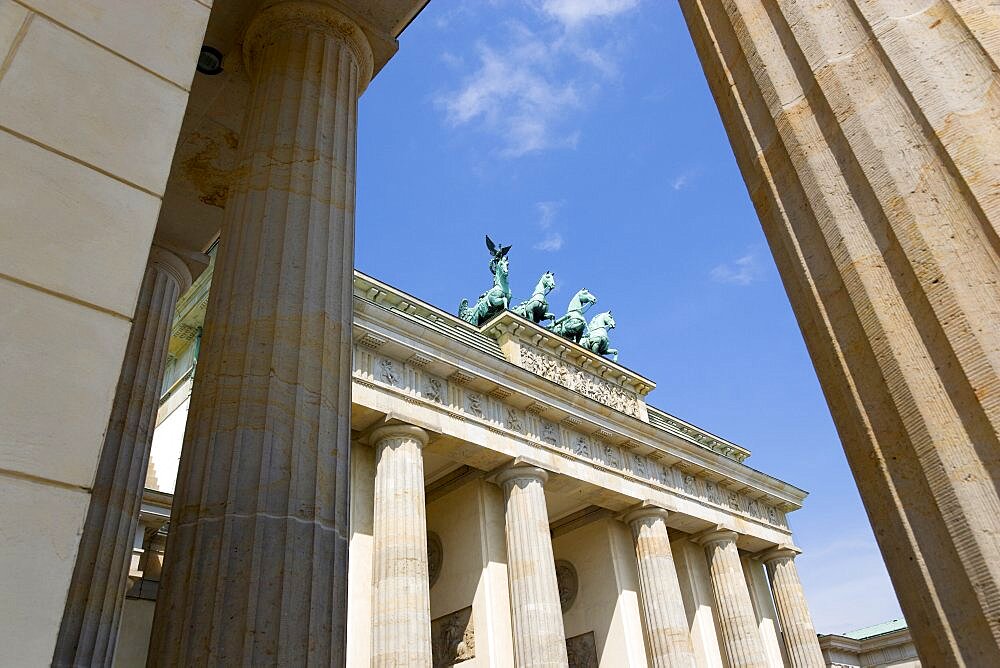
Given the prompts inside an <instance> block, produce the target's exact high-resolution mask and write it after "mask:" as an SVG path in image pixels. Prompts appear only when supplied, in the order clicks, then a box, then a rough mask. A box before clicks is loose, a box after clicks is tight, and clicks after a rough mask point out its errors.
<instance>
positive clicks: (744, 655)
mask: <svg viewBox="0 0 1000 668" xmlns="http://www.w3.org/2000/svg"><path fill="white" fill-rule="evenodd" d="M697 540H698V542H699V543H701V544H702V545H704V546H705V553H706V554H707V555H708V566H709V572H710V573H711V576H712V590H713V591H714V592H715V614H716V615H718V618H719V628H720V630H721V631H722V646H723V648H724V649H725V653H726V657H727V658H728V659H729V667H730V668H767V659H766V657H765V654H764V646H763V644H762V643H761V639H760V629H759V628H758V627H757V615H756V613H755V612H754V609H753V602H752V601H751V600H750V590H749V588H748V587H747V580H746V577H744V574H743V564H742V562H741V561H740V553H739V551H738V550H737V549H736V532H735V531H728V530H719V531H712V532H709V533H707V534H703V535H701V536H699V537H698V538H697Z"/></svg>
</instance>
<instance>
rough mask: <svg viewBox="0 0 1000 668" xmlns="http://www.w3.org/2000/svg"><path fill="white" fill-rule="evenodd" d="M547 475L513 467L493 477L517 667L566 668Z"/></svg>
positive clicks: (538, 470)
mask: <svg viewBox="0 0 1000 668" xmlns="http://www.w3.org/2000/svg"><path fill="white" fill-rule="evenodd" d="M548 477H549V476H548V473H546V472H545V471H543V470H542V469H540V468H536V467H534V466H523V465H518V466H514V467H511V468H509V469H506V470H504V471H502V472H500V474H499V475H498V476H497V484H498V485H500V486H501V487H502V488H503V492H504V498H505V499H506V512H505V519H506V523H507V524H506V533H507V570H508V578H509V582H510V607H511V618H512V622H513V627H514V662H515V665H517V666H518V668H528V667H529V666H530V667H536V666H537V667H542V666H545V667H552V668H555V667H557V666H559V667H562V666H566V664H567V661H568V658H567V656H566V633H565V631H564V630H563V618H562V606H561V605H560V603H559V587H558V585H557V584H556V564H555V557H553V556H552V534H551V533H550V532H549V515H548V511H547V510H546V508H545V490H544V485H545V481H546V480H548Z"/></svg>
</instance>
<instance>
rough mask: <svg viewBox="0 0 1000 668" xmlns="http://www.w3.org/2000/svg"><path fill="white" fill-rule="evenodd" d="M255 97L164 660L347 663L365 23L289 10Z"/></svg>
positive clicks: (163, 631) (158, 661) (263, 18)
mask: <svg viewBox="0 0 1000 668" xmlns="http://www.w3.org/2000/svg"><path fill="white" fill-rule="evenodd" d="M243 49H244V60H245V62H246V64H247V73H248V75H249V77H250V81H251V96H250V103H249V108H248V110H247V114H246V120H245V122H244V126H243V130H242V135H241V139H240V157H239V168H238V169H237V170H236V174H237V177H236V179H235V181H234V183H233V184H232V186H231V187H230V190H229V199H228V201H227V203H226V210H225V217H224V221H223V227H222V235H221V243H220V246H219V254H218V257H217V260H216V262H217V265H216V270H215V276H214V280H213V284H212V291H211V296H210V298H209V306H208V312H207V314H206V318H205V335H204V347H203V354H202V359H201V360H200V362H199V366H198V374H197V376H196V378H195V387H194V391H193V394H192V399H191V411H190V414H189V417H188V429H187V432H186V434H185V437H184V447H183V452H182V456H181V463H180V470H179V472H178V478H177V492H176V495H175V498H174V505H173V510H172V514H171V521H170V534H169V537H168V542H167V551H166V555H165V567H164V572H163V579H162V582H161V590H160V599H159V600H158V601H157V606H156V615H155V620H154V624H153V629H154V630H153V637H152V642H151V646H150V652H149V655H150V659H149V661H150V664H151V665H153V666H156V665H162V666H177V665H188V666H190V665H251V664H252V665H265V664H266V665H289V666H291V665H294V666H304V665H342V664H343V662H344V660H345V659H344V646H345V634H346V623H347V611H346V609H347V546H348V536H349V526H348V507H349V499H348V479H349V474H350V471H349V468H350V467H349V458H350V400H351V397H350V394H351V382H350V373H351V322H352V287H351V285H352V272H353V253H354V191H355V184H354V174H355V149H356V139H357V125H356V121H357V99H358V95H359V94H360V92H361V91H362V90H363V88H364V87H365V85H366V84H367V83H368V81H369V79H370V78H371V76H372V53H371V49H370V47H369V45H368V43H367V41H366V39H365V37H364V35H363V33H362V31H361V29H360V28H358V26H356V25H355V24H354V23H352V22H351V21H350V20H349V19H348V18H346V17H345V16H343V15H342V14H340V13H339V12H337V11H335V10H333V9H331V8H330V7H328V6H326V5H324V4H320V3H308V2H284V3H280V4H276V5H272V6H270V7H268V8H266V9H264V10H263V11H261V12H260V13H259V14H257V15H256V17H254V19H253V20H252V21H251V22H250V25H249V27H248V28H247V31H246V34H245V36H244V40H243Z"/></svg>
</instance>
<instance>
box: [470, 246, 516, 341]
mask: <svg viewBox="0 0 1000 668" xmlns="http://www.w3.org/2000/svg"><path fill="white" fill-rule="evenodd" d="M486 247H487V248H488V249H489V251H490V254H491V255H492V258H491V259H490V272H491V273H492V274H493V287H492V288H490V289H489V290H487V291H486V292H484V293H483V294H481V295H479V300H478V301H477V302H476V305H475V306H472V307H470V306H469V300H468V299H463V300H462V303H461V304H459V306H458V317H460V318H461V319H462V320H465V321H466V322H469V323H472V324H473V325H475V326H476V327H479V326H480V325H482V324H483V323H484V322H486V321H487V320H489V319H490V318H492V317H493V316H495V315H496V314H498V313H502V312H503V311H505V310H506V309H507V307H508V306H510V296H511V295H510V283H509V282H508V280H507V276H508V273H509V270H510V261H509V260H508V259H507V253H508V252H510V246H500V247H498V246H497V245H496V244H494V243H493V240H492V239H490V238H489V237H488V236H487V237H486Z"/></svg>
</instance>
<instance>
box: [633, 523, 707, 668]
mask: <svg viewBox="0 0 1000 668" xmlns="http://www.w3.org/2000/svg"><path fill="white" fill-rule="evenodd" d="M666 520H667V511H666V510H664V509H663V508H657V507H655V506H646V507H643V508H639V509H636V510H634V511H632V512H630V513H629V514H627V515H626V516H625V522H627V523H628V525H629V527H631V529H632V538H633V540H634V542H635V556H636V561H637V562H638V566H639V593H640V598H641V600H642V612H643V615H644V617H645V619H646V635H647V639H648V641H649V649H650V658H651V659H652V664H653V666H654V668H670V667H692V668H693V666H694V665H695V660H694V648H693V647H692V645H691V632H690V630H689V629H688V622H687V614H686V613H685V612H684V600H683V599H682V597H681V587H680V584H679V583H678V581H677V568H676V567H675V566H674V555H673V552H672V551H671V550H670V536H669V534H668V533H667V522H666Z"/></svg>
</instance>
